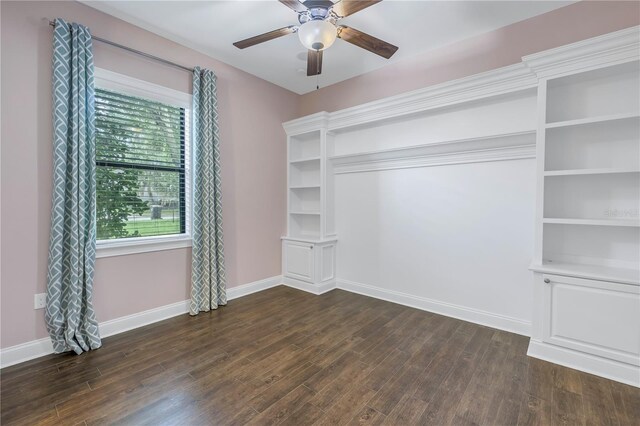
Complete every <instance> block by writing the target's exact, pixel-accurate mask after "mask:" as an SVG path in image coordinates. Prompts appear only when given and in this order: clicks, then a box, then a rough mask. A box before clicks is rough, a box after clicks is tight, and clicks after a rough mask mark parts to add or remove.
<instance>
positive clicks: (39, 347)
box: [0, 275, 282, 368]
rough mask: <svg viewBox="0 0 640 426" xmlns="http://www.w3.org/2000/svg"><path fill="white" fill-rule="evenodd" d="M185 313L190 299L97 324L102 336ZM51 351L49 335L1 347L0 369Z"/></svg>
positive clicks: (238, 290) (236, 292)
mask: <svg viewBox="0 0 640 426" xmlns="http://www.w3.org/2000/svg"><path fill="white" fill-rule="evenodd" d="M281 284H282V276H281V275H277V276H275V277H270V278H266V279H263V280H259V281H254V282H252V283H249V284H244V285H240V286H236V287H231V288H229V289H227V299H228V300H233V299H237V298H239V297H243V296H247V295H249V294H252V293H256V292H259V291H263V290H266V289H268V288H272V287H276V286H279V285H281ZM187 312H189V300H183V301H180V302H176V303H172V304H169V305H164V306H160V307H157V308H153V309H148V310H146V311H142V312H138V313H135V314H131V315H126V316H124V317H120V318H115V319H112V320H108V321H104V322H102V323H100V324H99V325H98V327H99V329H100V335H101V336H102V337H109V336H113V335H115V334H119V333H124V332H125V331H129V330H133V329H135V328H139V327H144V326H145V325H149V324H152V323H155V322H158V321H162V320H165V319H168V318H172V317H175V316H178V315H183V314H186V313H187ZM52 353H53V345H52V344H51V340H50V339H49V338H48V337H47V338H44V339H38V340H33V341H31V342H26V343H21V344H19V345H15V346H11V347H8V348H5V349H2V350H0V368H4V367H9V366H11V365H15V364H19V363H21V362H25V361H29V360H31V359H34V358H39V357H41V356H45V355H49V354H52Z"/></svg>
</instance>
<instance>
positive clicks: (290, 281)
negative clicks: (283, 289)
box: [282, 277, 336, 296]
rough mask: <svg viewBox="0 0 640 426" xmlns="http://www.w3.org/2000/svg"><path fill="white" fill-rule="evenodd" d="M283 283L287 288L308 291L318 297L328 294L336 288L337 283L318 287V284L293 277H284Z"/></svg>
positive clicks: (323, 284)
mask: <svg viewBox="0 0 640 426" xmlns="http://www.w3.org/2000/svg"><path fill="white" fill-rule="evenodd" d="M282 283H283V284H284V285H286V286H287V287H291V288H295V289H298V290H302V291H306V292H307V293H311V294H315V295H316V296H319V295H321V294H324V293H327V292H329V291H331V290H333V289H335V288H336V283H335V281H330V282H328V283H322V284H317V285H316V284H311V283H308V282H306V281H301V280H297V279H295V278H291V277H283V279H282Z"/></svg>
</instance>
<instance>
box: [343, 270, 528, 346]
mask: <svg viewBox="0 0 640 426" xmlns="http://www.w3.org/2000/svg"><path fill="white" fill-rule="evenodd" d="M337 288H339V289H342V290H346V291H350V292H352V293H358V294H362V295H364V296H369V297H374V298H376V299H381V300H386V301H388V302H393V303H398V304H400V305H405V306H410V307H412V308H416V309H421V310H423V311H429V312H434V313H436V314H441V315H446V316H448V317H453V318H458V319H461V320H464V321H469V322H473V323H476V324H482V325H486V326H488V327H493V328H497V329H499V330H505V331H509V332H512V333H516V334H521V335H523V336H527V337H528V336H531V323H530V322H527V321H523V320H521V319H518V318H512V317H507V316H503V315H498V314H494V313H491V312H486V311H481V310H478V309H472V308H468V307H465V306H459V305H453V304H450V303H446V302H441V301H438V300H433V299H427V298H425V297H420V296H414V295H411V294H407V293H401V292H399V291H393V290H387V289H384V288H380V287H373V286H370V285H367V284H361V283H357V282H354V281H348V280H341V279H338V282H337Z"/></svg>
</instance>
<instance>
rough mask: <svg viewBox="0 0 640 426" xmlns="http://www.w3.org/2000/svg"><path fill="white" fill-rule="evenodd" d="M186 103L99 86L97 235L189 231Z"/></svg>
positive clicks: (110, 237)
mask: <svg viewBox="0 0 640 426" xmlns="http://www.w3.org/2000/svg"><path fill="white" fill-rule="evenodd" d="M187 132H188V117H187V111H186V110H185V108H182V107H180V106H175V105H169V104H165V103H162V102H158V101H155V100H150V99H144V98H141V97H136V96H131V95H128V94H123V93H119V92H116V91H111V90H105V89H100V88H97V89H96V184H97V185H96V189H97V191H96V216H97V239H98V240H113V239H120V238H140V237H152V236H163V235H177V234H184V233H186V231H187V230H186V227H187V221H186V218H187V214H186V213H187V212H186V198H187V197H186V191H187V189H188V187H189V185H188V182H187V179H188V176H187V170H188V167H186V165H187V164H186V162H187V157H188V155H187V154H188V153H187V150H186V148H187V145H186V144H185V141H186V140H188V137H187Z"/></svg>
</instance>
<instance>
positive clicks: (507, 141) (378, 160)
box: [330, 130, 536, 174]
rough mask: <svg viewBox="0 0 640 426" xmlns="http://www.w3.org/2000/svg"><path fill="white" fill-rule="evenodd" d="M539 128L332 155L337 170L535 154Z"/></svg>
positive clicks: (349, 170)
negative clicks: (536, 134) (360, 152)
mask: <svg viewBox="0 0 640 426" xmlns="http://www.w3.org/2000/svg"><path fill="white" fill-rule="evenodd" d="M535 138H536V136H535V131H533V130H532V131H528V132H519V133H511V134H503V135H493V136H483V137H478V138H469V139H460V140H454V141H445V142H437V143H429V144H423V145H416V146H409V147H402V148H393V149H388V150H380V151H374V152H368V153H362V154H349V155H340V156H334V157H331V158H330V160H331V162H332V164H333V172H334V173H336V174H341V173H356V172H368V171H377V170H392V169H406V168H413V167H431V166H443V165H451V164H466V163H479V162H486V161H504V160H520V159H526V158H535V154H536V153H535V150H536V141H535Z"/></svg>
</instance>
